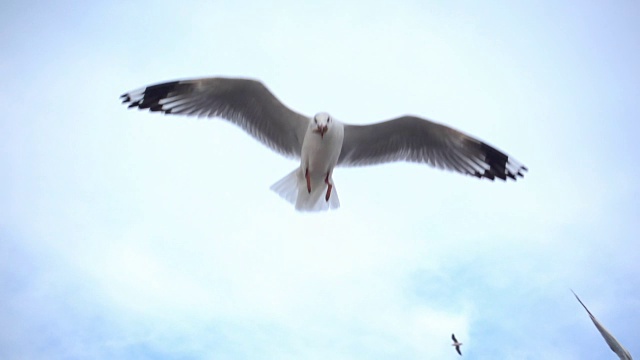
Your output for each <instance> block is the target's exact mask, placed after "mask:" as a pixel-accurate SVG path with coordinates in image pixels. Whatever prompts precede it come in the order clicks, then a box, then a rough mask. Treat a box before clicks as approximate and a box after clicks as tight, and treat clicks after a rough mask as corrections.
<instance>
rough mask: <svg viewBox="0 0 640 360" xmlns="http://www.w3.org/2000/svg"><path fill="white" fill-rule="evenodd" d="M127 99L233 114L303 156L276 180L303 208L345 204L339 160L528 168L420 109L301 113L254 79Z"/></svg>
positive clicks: (208, 81) (147, 90) (203, 81)
mask: <svg viewBox="0 0 640 360" xmlns="http://www.w3.org/2000/svg"><path fill="white" fill-rule="evenodd" d="M121 99H122V103H123V104H127V105H128V107H129V108H139V109H149V110H150V111H158V112H161V113H165V114H181V115H190V116H197V117H220V118H223V119H226V120H228V121H230V122H232V123H234V124H236V125H238V126H240V127H241V128H242V129H244V130H245V131H246V132H247V133H249V135H251V136H253V137H254V138H256V139H257V140H259V141H261V142H262V143H263V144H265V145H267V146H268V147H270V148H271V149H272V150H275V151H276V152H279V153H280V154H282V155H284V156H287V157H290V158H295V159H300V166H299V167H298V168H296V169H295V170H293V171H292V172H291V173H290V174H289V175H287V176H285V177H284V178H283V179H281V180H280V181H278V182H276V183H275V184H273V186H271V189H272V190H273V191H275V192H276V193H278V194H279V195H280V196H282V197H283V198H284V199H286V200H287V201H289V202H291V203H293V204H295V208H296V209H297V210H300V211H319V210H328V209H335V208H338V207H339V206H340V201H339V200H338V194H337V192H336V188H335V184H334V182H333V169H334V167H336V166H360V165H373V164H381V163H386V162H392V161H409V162H418V163H425V164H429V165H431V166H433V167H436V168H440V169H447V170H453V171H457V172H459V173H462V174H466V175H471V176H475V177H477V178H486V179H489V180H494V179H495V178H498V179H501V180H506V179H512V180H516V178H517V177H522V176H523V173H524V172H525V171H527V168H526V167H525V166H523V165H522V164H520V163H518V162H517V161H515V160H514V159H513V158H511V157H510V156H508V155H506V154H504V153H502V152H501V151H499V150H497V149H495V148H493V147H491V146H489V145H487V144H486V143H484V142H482V141H480V140H478V139H476V138H473V137H471V136H469V135H467V134H464V133H462V132H460V131H458V130H455V129H452V128H450V127H448V126H445V125H441V124H438V123H435V122H432V121H429V120H426V119H422V118H419V117H416V116H401V117H398V118H395V119H391V120H387V121H383V122H379V123H375V124H371V125H350V124H346V123H342V122H340V121H338V120H337V119H335V118H334V117H332V116H330V115H329V114H327V113H326V112H320V113H318V114H316V115H315V116H313V117H308V116H305V115H302V114H299V113H297V112H295V111H293V110H291V109H289V108H288V107H287V106H286V105H284V104H283V103H282V102H280V101H279V100H278V99H277V98H276V97H275V96H274V95H273V94H272V93H271V92H270V91H269V90H268V89H267V88H266V87H265V86H264V85H263V84H262V83H261V82H259V81H256V80H252V79H238V78H222V77H211V78H200V79H190V80H179V81H171V82H165V83H160V84H156V85H150V86H147V87H144V88H141V89H138V90H134V91H131V92H128V93H125V94H123V95H122V96H121Z"/></svg>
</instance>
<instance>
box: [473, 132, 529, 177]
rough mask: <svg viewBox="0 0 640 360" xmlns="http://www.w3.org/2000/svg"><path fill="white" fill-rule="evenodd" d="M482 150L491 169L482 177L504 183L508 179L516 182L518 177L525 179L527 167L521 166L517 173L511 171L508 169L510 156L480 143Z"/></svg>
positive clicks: (516, 170)
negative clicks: (496, 179)
mask: <svg viewBox="0 0 640 360" xmlns="http://www.w3.org/2000/svg"><path fill="white" fill-rule="evenodd" d="M480 150H481V151H482V153H483V154H484V156H485V159H484V161H485V162H486V163H487V165H489V168H488V169H487V170H485V171H484V173H482V175H481V177H484V178H487V179H489V180H492V181H493V180H494V179H495V178H498V179H500V180H502V181H506V180H507V179H511V180H514V181H516V180H517V179H518V177H524V173H523V172H525V171H527V170H528V169H527V168H526V167H525V166H519V167H518V168H517V169H515V171H511V170H509V169H508V168H507V164H509V156H508V155H506V154H504V153H503V152H501V151H499V150H497V149H495V148H493V147H491V146H489V145H487V144H485V143H482V142H481V143H480ZM512 164H513V163H512Z"/></svg>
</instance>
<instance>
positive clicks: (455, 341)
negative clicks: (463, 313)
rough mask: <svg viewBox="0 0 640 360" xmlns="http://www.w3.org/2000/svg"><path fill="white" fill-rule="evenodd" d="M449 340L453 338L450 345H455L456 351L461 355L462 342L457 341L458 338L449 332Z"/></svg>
mask: <svg viewBox="0 0 640 360" xmlns="http://www.w3.org/2000/svg"><path fill="white" fill-rule="evenodd" d="M451 340H453V344H451V346H455V347H456V351H457V352H458V354H460V356H462V352H460V346H462V343H461V342H458V339H456V335H455V334H451Z"/></svg>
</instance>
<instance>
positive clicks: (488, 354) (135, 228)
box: [0, 1, 640, 359]
mask: <svg viewBox="0 0 640 360" xmlns="http://www.w3.org/2000/svg"><path fill="white" fill-rule="evenodd" d="M638 18H640V7H639V6H638V5H637V4H636V3H635V2H631V1H618V2H607V3H605V2H595V1H567V2H562V3H559V2H556V1H546V2H540V1H537V2H530V4H529V5H526V4H516V3H514V2H508V1H504V2H490V3H488V2H484V3H482V4H481V3H479V2H474V1H438V2H425V1H415V2H411V1H400V2H395V3H393V4H392V5H391V4H388V3H383V2H375V1H374V2H371V1H366V2H364V1H363V2H349V3H345V2H341V1H335V2H314V3H313V5H310V4H303V3H301V2H296V1H271V2H268V3H267V2H231V1H228V2H219V1H208V2H205V1H203V2H198V1H183V2H162V1H154V2H135V1H134V2H132V1H128V2H124V1H122V2H116V1H113V2H79V1H78V2H73V1H66V2H65V1H59V2H56V3H55V4H54V3H53V2H45V1H41V2H38V1H32V2H6V1H5V2H3V3H2V5H0V34H1V36H0V50H1V51H0V53H1V54H2V55H0V76H1V78H2V79H3V86H1V87H0V105H1V106H2V108H3V109H4V111H3V114H2V119H1V120H0V173H1V174H3V176H0V204H1V206H0V303H1V304H2V306H1V307H0V324H2V326H0V358H3V359H19V358H33V359H38V358H42V359H44V358H47V359H56V358H65V359H74V358H77V359H81V358H97V359H101V358H102V359H110V358H133V359H174V358H175V359H185V358H193V359H201V358H205V359H455V358H457V357H458V355H457V354H456V353H455V351H454V350H453V349H452V347H451V346H450V335H451V333H452V332H455V333H456V335H457V337H458V339H459V340H460V341H462V342H463V343H465V344H464V346H463V347H462V351H463V354H464V358H466V359H607V358H611V359H613V358H615V355H614V354H613V353H612V352H611V351H610V350H609V349H608V347H607V346H606V344H605V343H604V341H603V340H602V339H601V338H600V335H599V334H598V332H597V330H596V329H595V327H594V326H593V324H592V323H591V321H590V320H589V318H588V316H587V315H586V313H585V312H584V310H583V309H582V308H581V307H580V305H579V304H578V302H577V301H576V300H575V298H574V297H573V295H572V294H571V292H570V291H569V288H572V289H573V290H575V291H576V293H578V295H580V297H581V298H582V300H583V301H584V302H585V304H586V305H587V306H588V307H589V308H590V309H591V311H592V312H593V313H594V315H595V316H596V317H598V319H599V320H600V321H601V322H602V323H603V324H604V325H605V326H606V327H607V328H608V329H609V330H610V331H611V332H612V333H613V334H614V335H615V336H616V337H617V338H618V340H620V341H621V342H622V344H624V345H625V346H626V347H627V349H628V350H629V351H630V352H631V354H635V355H636V356H640V355H638V354H640V345H639V344H640V342H639V341H638V334H640V325H639V324H640V314H639V312H638V309H639V308H640V280H638V279H640V265H638V264H640V261H639V256H640V255H638V254H640V246H639V245H638V241H639V240H640V236H639V235H640V233H639V230H638V225H637V224H638V220H639V219H640V205H638V199H639V198H640V190H639V186H638V180H637V179H638V177H639V175H640V170H638V165H639V164H640V145H639V143H638V141H637V139H636V138H637V133H638V130H639V129H638V128H639V126H638V119H640V107H639V105H638V104H639V102H638V99H640V65H638V64H640V42H638V41H637V38H638V34H640V25H639V23H638V21H637V19H638ZM214 75H221V76H242V77H251V78H258V79H261V80H263V81H264V82H265V84H266V85H267V86H268V87H269V88H270V89H271V90H272V91H273V92H274V93H275V94H276V96H277V97H279V98H280V99H281V100H282V101H283V102H285V103H286V104H287V105H288V106H290V107H291V108H293V109H295V110H297V111H299V112H302V113H305V114H308V115H312V114H315V113H316V112H319V111H327V112H329V113H331V114H332V115H333V116H335V117H336V118H338V119H340V120H342V121H344V122H350V123H368V122H374V121H380V120H383V119H387V118H390V117H394V116H398V115H403V114H415V115H419V116H424V117H428V118H431V119H433V120H436V121H439V122H443V123H446V124H448V125H451V126H453V127H455V128H458V129H460V130H463V131H465V132H468V133H470V134H473V135H475V136H477V137H479V138H481V139H483V140H485V141H486V142H488V143H490V144H492V145H494V146H496V147H498V148H500V149H502V150H504V151H505V152H507V153H508V154H510V155H512V156H513V157H515V158H516V159H517V160H519V161H521V162H522V163H524V164H525V165H527V166H528V167H529V169H530V171H529V173H528V174H527V175H526V176H525V178H524V179H523V180H522V181H518V182H516V183H513V182H511V183H503V182H496V183H491V182H489V181H479V180H477V179H475V178H471V177H465V176H460V175H458V174H454V173H450V172H443V171H436V170H433V169H431V168H429V167H427V166H421V165H416V164H388V165H382V166H375V167H368V168H353V169H350V168H340V169H337V170H336V172H335V173H334V180H335V183H336V188H337V190H338V191H339V193H340V200H341V203H342V207H341V208H340V209H339V210H337V211H334V212H329V213H320V214H300V213H296V212H295V211H294V210H293V207H292V206H291V205H290V204H288V203H287V202H285V201H283V200H282V199H280V198H279V197H278V196H277V195H276V194H274V193H273V192H271V191H269V186H270V185H271V184H272V183H274V182H275V181H277V180H278V179H280V178H281V177H283V176H285V175H286V174H287V173H289V171H291V170H292V169H293V168H294V167H295V166H296V165H297V164H296V162H295V161H292V160H289V159H285V158H282V157H281V156H279V155H278V154H276V153H274V152H272V151H269V150H268V149H267V148H265V147H264V146H263V145H261V144H260V143H258V142H257V141H255V140H254V139H252V138H251V137H249V136H248V135H246V134H245V133H244V132H243V131H241V130H240V129H239V128H237V127H235V126H233V125H231V124H228V123H226V122H223V121H218V120H210V121H209V120H198V119H190V118H184V117H170V116H162V115H158V114H149V113H145V112H139V111H131V110H127V109H126V108H125V107H124V106H122V105H120V103H119V100H118V96H119V95H121V94H122V93H124V92H126V91H129V90H133V89H136V88H139V87H141V86H144V85H148V84H151V83H155V82H160V81H165V80H173V79H179V78H187V77H199V76H214Z"/></svg>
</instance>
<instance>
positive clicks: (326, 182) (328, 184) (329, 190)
mask: <svg viewBox="0 0 640 360" xmlns="http://www.w3.org/2000/svg"><path fill="white" fill-rule="evenodd" d="M324 183H325V184H327V195H325V197H324V200H325V201H329V198H330V197H331V189H332V188H333V185H332V184H331V183H329V173H327V176H326V177H325V178H324Z"/></svg>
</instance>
